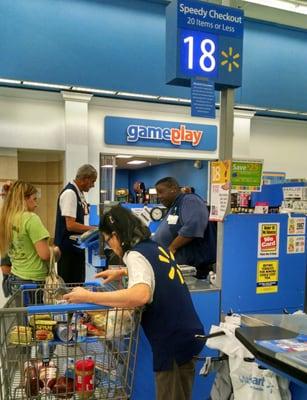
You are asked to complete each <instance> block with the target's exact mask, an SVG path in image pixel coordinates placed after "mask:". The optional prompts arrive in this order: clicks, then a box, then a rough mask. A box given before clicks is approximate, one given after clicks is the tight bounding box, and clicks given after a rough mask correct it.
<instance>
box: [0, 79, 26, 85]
mask: <svg viewBox="0 0 307 400" xmlns="http://www.w3.org/2000/svg"><path fill="white" fill-rule="evenodd" d="M0 83H10V84H12V85H20V84H21V81H16V80H15V79H0Z"/></svg>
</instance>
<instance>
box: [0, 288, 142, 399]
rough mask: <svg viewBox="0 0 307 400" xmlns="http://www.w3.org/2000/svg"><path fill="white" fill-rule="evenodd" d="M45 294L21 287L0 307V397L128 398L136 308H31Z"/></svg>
mask: <svg viewBox="0 0 307 400" xmlns="http://www.w3.org/2000/svg"><path fill="white" fill-rule="evenodd" d="M73 286H76V285H73V284H70V285H66V287H67V289H68V290H71V288H72V287H73ZM84 286H86V287H87V289H89V290H93V291H105V290H110V286H109V285H105V286H101V285H99V284H98V283H97V282H92V283H86V284H84ZM45 290H46V288H45V287H43V286H42V287H40V286H38V285H31V284H30V285H24V286H22V287H21V289H20V290H19V291H17V292H16V293H15V294H14V295H13V296H12V297H11V298H10V299H9V300H8V302H7V303H6V305H5V307H4V308H3V309H0V399H1V400H9V399H18V400H19V399H59V398H62V399H128V398H129V397H130V396H131V392H132V384H133V375H134V370H135V363H136V354H137V345H138V337H139V325H140V320H141V312H142V310H141V309H138V308H136V309H135V308H134V309H128V308H125V309H124V308H120V309H119V308H108V307H103V306H98V305H94V304H65V303H61V304H55V305H42V304H37V303H39V302H41V299H42V298H43V293H44V291H45Z"/></svg>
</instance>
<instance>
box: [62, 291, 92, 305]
mask: <svg viewBox="0 0 307 400" xmlns="http://www.w3.org/2000/svg"><path fill="white" fill-rule="evenodd" d="M90 294H91V292H90V291H89V290H86V289H83V288H82V287H75V288H73V290H72V291H71V292H70V293H67V294H64V296H63V299H64V300H66V301H68V303H88V302H90Z"/></svg>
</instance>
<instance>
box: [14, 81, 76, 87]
mask: <svg viewBox="0 0 307 400" xmlns="http://www.w3.org/2000/svg"><path fill="white" fill-rule="evenodd" d="M22 83H23V84H24V85H28V86H36V87H45V88H52V89H70V88H71V86H68V85H56V84H53V83H42V82H31V81H23V82H22Z"/></svg>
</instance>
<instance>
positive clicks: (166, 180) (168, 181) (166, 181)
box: [155, 176, 179, 189]
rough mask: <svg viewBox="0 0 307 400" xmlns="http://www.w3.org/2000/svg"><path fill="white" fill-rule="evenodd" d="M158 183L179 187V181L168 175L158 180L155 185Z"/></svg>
mask: <svg viewBox="0 0 307 400" xmlns="http://www.w3.org/2000/svg"><path fill="white" fill-rule="evenodd" d="M158 185H166V186H169V187H175V188H178V189H179V184H178V182H177V181H176V179H175V178H172V177H171V176H167V177H165V178H162V179H160V180H159V181H158V182H156V183H155V186H158Z"/></svg>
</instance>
